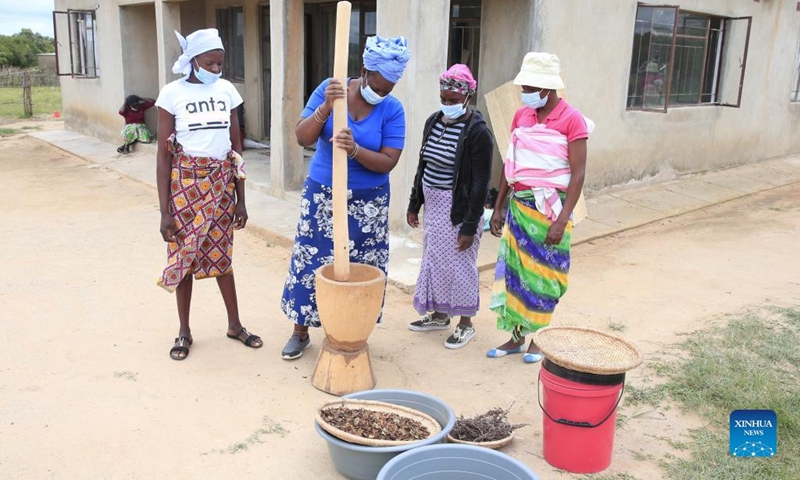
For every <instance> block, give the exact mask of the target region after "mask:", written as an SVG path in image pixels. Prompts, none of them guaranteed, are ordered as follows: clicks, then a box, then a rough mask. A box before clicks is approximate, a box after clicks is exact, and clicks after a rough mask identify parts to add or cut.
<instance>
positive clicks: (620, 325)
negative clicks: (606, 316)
mask: <svg viewBox="0 0 800 480" xmlns="http://www.w3.org/2000/svg"><path fill="white" fill-rule="evenodd" d="M608 328H609V329H610V330H611V331H614V332H624V331H625V329H626V328H628V324H626V323H625V322H615V321H613V320H611V321H610V322H608Z"/></svg>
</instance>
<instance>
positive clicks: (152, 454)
mask: <svg viewBox="0 0 800 480" xmlns="http://www.w3.org/2000/svg"><path fill="white" fill-rule="evenodd" d="M0 151H2V152H4V153H3V156H2V160H0V175H2V178H3V179H5V181H4V183H3V188H2V189H0V205H2V206H3V207H2V209H0V220H1V221H2V225H4V232H3V241H2V249H0V252H2V253H0V265H2V272H3V275H2V279H0V325H2V330H0V445H2V447H0V478H43V477H53V478H85V477H114V478H153V477H169V478H197V477H206V478H220V477H234V476H240V475H248V476H254V477H257V478H298V479H306V478H319V479H327V478H332V479H335V478H340V477H339V476H338V475H337V474H336V472H335V470H334V469H333V466H332V464H331V462H330V460H329V458H328V453H327V450H326V447H325V445H324V443H323V442H322V440H321V439H320V438H319V437H318V436H317V434H316V433H315V432H314V430H313V428H312V425H313V411H314V409H315V408H316V407H317V406H319V405H320V404H321V403H323V402H324V401H326V400H329V399H331V398H332V397H330V396H328V395H326V394H324V393H321V392H319V391H317V390H315V389H314V388H313V387H312V386H311V384H310V380H309V377H310V375H311V372H312V369H313V365H314V361H315V359H316V353H317V351H318V350H317V348H318V345H319V344H320V343H321V340H322V337H323V335H322V332H321V331H318V332H312V338H313V341H314V347H312V348H311V349H310V350H308V351H307V355H306V356H304V357H303V358H301V359H299V360H297V361H294V362H286V361H283V360H281V359H280V357H279V351H280V349H281V347H282V346H283V343H284V342H285V340H286V338H287V336H288V334H289V331H290V324H289V323H288V321H287V320H286V319H285V317H284V316H283V315H282V313H281V312H280V309H279V298H280V290H281V288H282V284H283V280H284V275H285V271H286V266H287V262H288V258H289V255H288V252H287V251H286V250H284V249H281V248H278V247H274V246H270V245H268V244H266V243H265V242H264V241H263V240H261V239H259V238H256V237H255V236H252V235H249V234H247V233H246V232H245V233H239V234H237V241H236V253H235V265H236V278H237V284H238V289H239V297H240V307H241V311H242V312H243V323H244V324H245V325H246V326H247V327H248V328H249V329H250V330H251V331H253V332H255V333H257V334H260V335H261V336H262V338H264V342H265V345H264V347H263V348H262V349H260V350H251V349H247V348H245V347H244V346H243V345H241V344H239V343H236V342H234V341H232V340H229V339H227V338H225V327H226V323H225V315H224V308H223V305H222V301H221V298H220V296H219V294H218V292H217V290H216V285H215V284H214V282H212V281H204V282H198V283H197V285H196V286H195V302H194V305H193V310H192V311H193V317H192V325H193V333H194V337H195V345H194V347H193V348H192V351H191V354H190V357H189V359H188V360H187V361H185V362H180V363H179V362H175V361H172V360H170V359H169V358H168V355H167V353H168V350H169V347H170V346H171V344H172V339H173V338H174V336H175V334H176V333H177V318H176V314H175V307H174V297H173V296H171V295H169V294H167V293H165V292H164V291H163V290H161V289H160V288H158V287H156V285H155V279H156V276H157V274H158V273H159V272H160V269H161V268H162V267H163V262H164V260H165V255H164V253H165V248H164V245H163V243H162V242H161V241H160V236H159V234H158V232H157V227H158V210H157V207H156V205H157V201H156V193H155V191H154V190H153V189H151V188H149V187H146V186H144V185H140V184H138V183H135V182H132V181H130V180H128V179H126V178H121V177H120V175H119V174H118V173H116V172H114V171H111V170H107V169H105V168H104V167H96V166H94V165H90V164H87V163H85V162H83V161H82V160H80V159H78V158H76V157H73V156H70V155H68V154H66V153H64V152H61V151H60V150H56V149H54V148H52V147H50V146H48V145H46V144H43V143H41V142H38V141H36V140H34V139H31V138H28V137H24V136H14V137H9V138H6V139H1V140H0ZM799 213H800V188H798V187H797V186H794V187H786V188H782V189H778V190H773V191H770V192H767V193H763V194H759V195H756V196H752V197H747V198H745V199H740V200H737V201H735V202H731V203H728V204H724V205H721V206H717V207H712V208H709V209H706V210H703V211H700V212H696V213H693V214H690V215H685V216H683V217H678V218H675V219H672V220H669V221H666V222H664V223H663V224H658V225H652V226H650V227H646V228H642V229H638V230H635V231H631V232H627V233H624V234H620V235H616V236H613V237H609V238H606V239H602V240H598V241H595V242H593V243H592V244H585V245H580V246H578V247H577V248H575V249H574V252H573V258H574V260H573V270H572V274H571V276H570V282H571V283H570V292H569V293H568V294H567V296H566V297H565V298H564V300H563V302H562V304H561V306H560V307H559V309H558V310H557V312H556V317H555V322H554V323H555V324H576V325H586V326H591V327H596V328H600V329H603V330H609V326H610V324H611V323H612V322H613V323H615V324H624V330H623V332H622V335H624V336H625V337H626V338H628V339H630V340H632V341H634V342H636V343H637V344H638V345H639V346H640V347H641V348H642V350H643V351H644V352H645V354H647V355H649V356H650V357H651V358H652V357H654V356H656V355H655V354H657V353H658V352H660V351H662V350H663V348H664V347H665V346H668V345H670V344H673V343H675V342H676V341H679V340H680V339H681V338H683V337H682V336H683V335H685V334H687V333H690V332H691V331H693V330H694V329H698V328H704V327H706V326H708V325H709V324H711V323H713V322H719V321H723V320H724V317H722V316H721V315H722V314H724V313H728V312H739V311H741V310H742V309H745V308H747V307H748V306H752V305H760V304H764V303H770V304H777V305H797V304H800V277H798V275H797V272H798V271H800V255H796V251H797V247H798V240H797V238H798V234H799V233H800V214H799ZM482 280H483V282H484V288H483V294H484V296H483V301H484V305H486V302H487V301H488V294H489V288H488V285H489V282H490V280H491V273H490V272H487V273H484V275H483V277H482ZM415 317H416V314H415V313H414V312H413V309H412V308H411V299H410V298H409V297H408V296H407V295H405V294H403V293H401V292H399V291H397V290H395V289H391V288H390V289H389V292H388V297H387V304H386V312H385V315H384V319H385V320H384V323H383V324H381V325H379V326H378V328H376V330H375V332H374V333H373V335H372V337H371V339H370V345H371V348H372V354H373V363H374V367H375V371H376V376H377V378H378V387H379V388H411V389H417V390H421V391H425V392H428V393H431V394H433V395H436V396H439V397H440V398H442V399H444V400H445V401H447V402H448V403H450V404H451V405H452V406H453V408H454V409H455V410H456V412H457V413H461V414H465V415H472V414H474V413H477V412H482V411H485V410H487V409H489V408H491V407H494V406H507V405H508V404H509V403H510V402H511V401H512V399H514V400H516V404H515V406H514V409H513V410H512V414H511V418H512V420H513V421H515V422H529V423H531V424H532V427H527V428H524V429H522V430H520V431H518V434H519V436H520V437H523V438H518V439H517V440H516V441H515V442H514V443H513V444H512V445H511V446H510V447H508V448H507V449H506V450H504V451H505V452H506V453H508V454H510V455H512V456H514V457H516V458H518V459H520V460H522V461H523V462H525V463H527V464H528V465H530V466H531V467H532V468H533V469H534V470H535V471H536V472H537V473H538V474H539V475H540V476H541V478H543V479H549V478H570V476H569V475H568V474H564V473H560V472H557V471H555V470H553V469H552V468H551V467H550V466H549V465H547V463H545V462H544V460H542V458H541V442H542V439H541V413H540V411H539V407H538V404H537V400H536V374H537V372H538V368H539V367H538V366H529V365H524V364H523V363H522V359H521V358H519V356H512V357H509V358H506V359H497V360H492V359H487V358H486V357H485V356H484V353H485V351H486V350H487V349H489V348H491V347H493V346H496V345H498V344H500V343H502V342H503V341H504V340H505V336H504V334H502V333H499V332H497V331H496V330H495V329H494V325H493V324H494V320H493V318H492V316H491V314H490V313H489V312H488V311H486V310H485V309H484V310H483V311H481V313H480V314H479V315H478V318H477V319H476V325H477V328H478V337H477V338H476V340H475V341H473V343H472V344H470V345H468V346H467V347H466V348H464V349H461V350H458V351H449V350H446V349H445V348H444V347H443V346H442V342H443V341H444V339H445V337H446V335H447V333H446V332H439V333H431V334H415V333H412V332H409V331H408V330H406V326H405V325H406V322H408V321H410V320H413V319H415ZM641 375H642V374H640V373H639V372H638V371H637V372H634V373H633V374H632V375H631V376H630V379H631V382H632V383H634V384H636V382H637V381H641V379H640V376H641ZM622 412H623V413H625V414H626V415H628V416H629V417H630V420H629V421H628V422H627V423H626V424H625V425H624V426H623V427H622V428H620V429H618V432H617V444H616V448H615V451H614V462H613V463H612V467H611V468H610V469H609V470H608V471H607V472H605V473H606V474H614V473H622V472H626V473H628V474H630V475H632V476H634V477H636V478H642V479H644V478H647V479H651V478H658V477H659V476H660V475H661V474H660V472H659V470H658V468H657V466H656V462H657V461H658V459H659V458H661V456H662V455H663V452H664V450H665V449H668V448H669V446H668V445H667V443H666V442H665V441H664V440H659V439H658V438H656V437H665V438H676V439H680V438H681V436H682V435H684V434H685V432H686V429H687V428H689V427H693V426H702V425H703V420H702V419H697V418H692V417H691V416H690V415H682V414H680V412H678V411H676V410H675V409H672V410H669V411H654V412H637V411H635V410H634V409H632V408H630V409H629V408H627V407H623V410H622ZM723 453H724V452H723Z"/></svg>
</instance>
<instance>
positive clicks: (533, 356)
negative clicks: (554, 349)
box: [522, 353, 544, 363]
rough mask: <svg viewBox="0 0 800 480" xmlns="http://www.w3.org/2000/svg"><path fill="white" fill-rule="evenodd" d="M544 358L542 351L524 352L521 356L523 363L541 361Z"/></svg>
mask: <svg viewBox="0 0 800 480" xmlns="http://www.w3.org/2000/svg"><path fill="white" fill-rule="evenodd" d="M543 358H544V355H543V354H542V353H526V354H525V355H523V356H522V361H523V362H525V363H537V362H541V361H542V359H543Z"/></svg>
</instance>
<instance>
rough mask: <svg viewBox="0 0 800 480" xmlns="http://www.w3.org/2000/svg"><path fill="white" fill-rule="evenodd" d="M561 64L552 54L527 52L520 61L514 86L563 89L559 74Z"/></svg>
mask: <svg viewBox="0 0 800 480" xmlns="http://www.w3.org/2000/svg"><path fill="white" fill-rule="evenodd" d="M560 65H561V63H560V62H559V61H558V57H557V56H556V55H554V54H552V53H544V52H528V53H527V54H525V59H524V60H522V67H521V68H520V69H519V73H518V74H517V77H516V78H515V79H514V85H527V86H529V87H537V88H546V89H548V90H558V89H560V88H564V81H563V80H561V75H559V72H560V70H561V67H560Z"/></svg>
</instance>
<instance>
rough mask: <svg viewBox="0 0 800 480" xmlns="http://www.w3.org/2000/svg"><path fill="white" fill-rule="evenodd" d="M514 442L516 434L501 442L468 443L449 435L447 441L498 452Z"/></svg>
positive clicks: (502, 439)
mask: <svg viewBox="0 0 800 480" xmlns="http://www.w3.org/2000/svg"><path fill="white" fill-rule="evenodd" d="M512 440H514V434H513V433H512V434H511V435H509V436H507V437H506V438H501V439H500V440H495V441H492V442H468V441H466V440H459V439H457V438H455V437H453V436H451V435H450V434H447V441H448V442H450V443H460V444H463V445H475V446H476V447H486V448H491V449H492V450H497V449H498V448H503V447H505V446H506V445H508V444H509V443H511V441H512Z"/></svg>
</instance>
